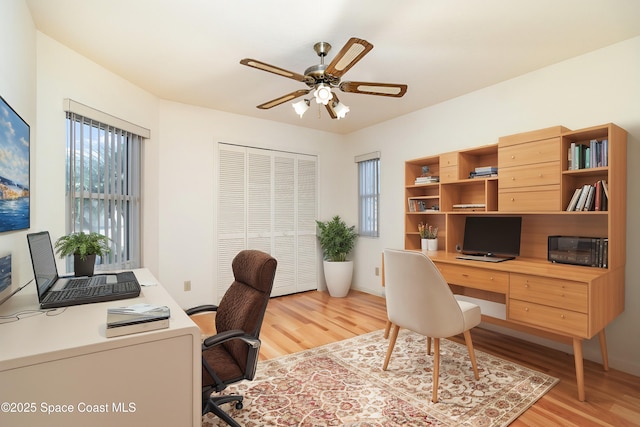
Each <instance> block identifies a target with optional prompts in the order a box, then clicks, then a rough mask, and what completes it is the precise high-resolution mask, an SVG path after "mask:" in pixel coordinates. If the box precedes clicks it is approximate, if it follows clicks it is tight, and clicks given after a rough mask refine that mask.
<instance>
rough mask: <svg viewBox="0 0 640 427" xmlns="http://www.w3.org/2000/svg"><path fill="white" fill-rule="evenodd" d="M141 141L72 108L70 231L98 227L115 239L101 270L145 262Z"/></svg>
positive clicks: (69, 118) (69, 116) (69, 117)
mask: <svg viewBox="0 0 640 427" xmlns="http://www.w3.org/2000/svg"><path fill="white" fill-rule="evenodd" d="M142 140H143V137H141V136H139V135H136V134H134V133H131V132H129V131H126V130H123V129H119V128H117V127H114V126H111V125H108V124H105V123H102V122H100V121H97V120H93V119H91V118H88V117H85V116H82V115H79V114H76V113H73V112H67V176H66V184H67V191H66V198H67V203H66V218H67V232H69V233H73V232H79V231H83V232H85V233H88V232H97V233H100V234H103V235H105V236H107V237H109V239H111V252H110V253H109V254H108V255H107V256H105V257H103V258H102V259H100V258H99V259H98V260H96V268H97V269H99V270H115V269H130V268H137V267H139V266H140V252H141V251H140V246H141V245H140V239H141V237H140V234H141V233H140V211H141V207H140V167H141V166H140V165H141V146H142ZM68 262H69V263H71V262H72V260H70V261H68ZM68 268H69V269H71V266H70V265H68Z"/></svg>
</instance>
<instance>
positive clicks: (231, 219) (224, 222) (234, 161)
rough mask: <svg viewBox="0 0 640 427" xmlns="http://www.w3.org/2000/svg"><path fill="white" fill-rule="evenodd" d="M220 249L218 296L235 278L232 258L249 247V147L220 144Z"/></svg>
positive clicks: (217, 261)
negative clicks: (247, 167) (247, 191)
mask: <svg viewBox="0 0 640 427" xmlns="http://www.w3.org/2000/svg"><path fill="white" fill-rule="evenodd" d="M218 166H219V167H218V183H219V186H218V200H217V205H218V206H217V207H218V215H217V217H218V221H217V237H218V239H217V241H218V251H217V257H216V260H215V265H216V267H217V268H216V271H215V279H216V289H217V298H218V301H220V298H222V295H224V293H225V292H226V290H227V289H228V288H229V286H230V285H231V283H232V282H233V271H232V270H231V261H232V260H233V258H234V257H235V256H236V254H237V253H238V252H240V251H241V250H243V249H245V248H246V246H247V245H246V237H245V236H246V227H247V221H246V209H245V206H246V199H247V197H246V188H247V184H246V176H245V175H246V149H245V148H242V147H236V146H233V145H224V146H223V145H220V150H219V165H218Z"/></svg>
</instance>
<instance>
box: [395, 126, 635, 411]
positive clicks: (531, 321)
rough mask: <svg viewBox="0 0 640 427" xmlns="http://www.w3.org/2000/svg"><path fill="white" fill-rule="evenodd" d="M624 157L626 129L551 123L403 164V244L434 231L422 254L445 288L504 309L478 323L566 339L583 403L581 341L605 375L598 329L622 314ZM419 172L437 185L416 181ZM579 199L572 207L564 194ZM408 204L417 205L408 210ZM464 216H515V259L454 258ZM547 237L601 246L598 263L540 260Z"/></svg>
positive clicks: (414, 244)
mask: <svg viewBox="0 0 640 427" xmlns="http://www.w3.org/2000/svg"><path fill="white" fill-rule="evenodd" d="M626 152H627V133H626V131H625V130H623V129H621V128H620V127H618V126H616V125H614V124H605V125H601V126H594V127H590V128H586V129H580V130H569V129H567V128H565V127H562V126H555V127H551V128H546V129H540V130H535V131H532V132H525V133H520V134H515V135H509V136H505V137H501V138H499V141H498V144H495V145H487V146H482V147H477V148H472V149H467V150H461V151H456V152H450V153H443V154H440V155H438V156H430V157H424V158H420V159H414V160H409V161H407V162H406V164H405V195H406V197H407V200H408V203H407V207H406V215H405V248H406V249H409V250H421V248H420V236H419V234H418V228H417V227H418V224H419V223H420V222H422V223H428V224H430V225H434V226H436V227H438V228H439V234H438V251H434V252H431V253H430V254H429V256H430V258H431V259H432V260H433V261H434V263H435V264H436V265H437V267H438V269H439V270H440V272H441V273H442V275H443V276H444V278H445V279H446V280H447V282H448V283H449V284H450V285H451V287H452V289H453V290H454V292H456V293H460V294H463V295H466V296H470V297H474V298H479V299H484V300H488V301H492V302H497V303H501V304H504V305H505V311H506V318H504V319H503V318H495V317H492V316H489V317H486V316H484V315H483V319H485V320H487V321H490V322H494V323H497V324H500V325H502V326H507V327H515V328H517V329H518V330H522V331H527V332H531V333H536V334H542V335H543V336H546V337H551V338H557V337H559V338H560V339H565V338H566V337H569V338H570V339H572V340H573V348H574V357H575V362H576V379H577V385H578V398H579V400H584V399H585V391H584V374H583V365H582V340H583V339H589V338H592V337H593V336H595V335H596V334H597V335H599V338H600V345H601V349H602V359H603V366H604V368H605V370H606V369H608V360H607V350H606V338H605V329H604V328H605V327H606V325H607V324H609V323H610V322H611V321H612V320H613V319H615V317H616V316H618V315H619V314H620V313H622V311H623V310H624V297H625V277H624V274H625V273H624V270H625V262H626V249H625V248H626V209H627V207H626V191H627V183H626V176H627V169H626V165H627V159H626ZM594 153H597V155H595V154H594ZM588 156H593V157H588ZM586 158H589V161H586V160H583V159H586ZM423 167H426V168H428V170H429V173H431V174H433V175H438V176H439V178H440V179H439V182H438V183H430V184H425V185H416V178H417V177H419V176H421V175H423V174H425V170H426V168H423ZM492 167H494V168H497V176H483V177H479V178H478V177H475V178H470V173H471V172H472V171H475V170H476V168H483V169H485V170H486V169H487V168H492ZM591 187H593V190H592V189H591ZM578 189H579V191H577V190H578ZM582 194H584V195H585V199H584V200H582V201H581V202H580V203H576V205H575V206H576V207H573V203H572V199H573V198H574V195H575V196H579V195H582ZM412 201H415V203H416V205H419V206H422V208H421V209H411V208H410V207H411V206H412V204H411V203H412ZM418 202H419V203H418ZM435 206H438V209H435V208H434V207H435ZM584 206H586V207H584ZM469 215H492V216H496V215H498V216H500V215H503V216H520V217H522V232H521V244H520V256H519V257H517V259H516V260H512V261H507V262H503V263H487V262H476V261H471V262H467V261H464V260H459V259H457V257H456V255H457V254H456V252H457V250H459V248H460V247H461V246H462V243H463V236H464V227H465V218H467V217H468V216H469ZM556 235H558V236H580V237H592V238H598V241H602V242H604V241H606V244H607V245H608V246H607V251H608V257H607V262H606V263H602V265H600V264H598V266H594V267H587V266H577V265H564V264H554V263H551V262H549V261H548V260H547V259H548V258H547V251H548V237H549V236H556ZM474 262H475V264H474Z"/></svg>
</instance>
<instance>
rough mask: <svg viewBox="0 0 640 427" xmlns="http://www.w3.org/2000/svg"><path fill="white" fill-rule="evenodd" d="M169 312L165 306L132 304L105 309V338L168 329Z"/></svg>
mask: <svg viewBox="0 0 640 427" xmlns="http://www.w3.org/2000/svg"><path fill="white" fill-rule="evenodd" d="M170 317H171V311H170V310H169V307H167V306H159V305H151V304H134V305H130V306H128V307H111V308H108V309H107V329H106V335H107V338H111V337H119V336H122V335H129V334H135V333H138V332H147V331H154V330H157V329H165V328H168V327H169V318H170Z"/></svg>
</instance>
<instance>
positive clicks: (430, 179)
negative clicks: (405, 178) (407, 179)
mask: <svg viewBox="0 0 640 427" xmlns="http://www.w3.org/2000/svg"><path fill="white" fill-rule="evenodd" d="M436 182H440V177H439V176H434V175H427V176H419V177H417V178H416V181H415V182H414V184H415V185H420V184H433V183H436Z"/></svg>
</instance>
